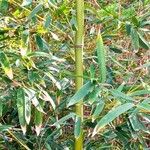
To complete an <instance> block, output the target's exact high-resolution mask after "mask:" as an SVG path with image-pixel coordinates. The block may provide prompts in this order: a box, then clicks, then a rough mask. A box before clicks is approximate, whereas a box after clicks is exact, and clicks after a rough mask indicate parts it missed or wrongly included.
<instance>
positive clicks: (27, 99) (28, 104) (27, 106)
mask: <svg viewBox="0 0 150 150" xmlns="http://www.w3.org/2000/svg"><path fill="white" fill-rule="evenodd" d="M24 91H25V93H26V94H25V120H26V123H27V124H29V123H30V119H31V98H30V97H29V96H28V93H27V90H26V89H24Z"/></svg>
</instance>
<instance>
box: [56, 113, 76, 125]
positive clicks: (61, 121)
mask: <svg viewBox="0 0 150 150" xmlns="http://www.w3.org/2000/svg"><path fill="white" fill-rule="evenodd" d="M74 117H75V113H70V114H68V115H66V116H64V117H62V118H61V119H59V120H58V121H57V122H55V123H54V126H59V125H61V124H64V123H65V122H66V121H67V120H68V119H70V118H74Z"/></svg>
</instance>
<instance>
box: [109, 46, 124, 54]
mask: <svg viewBox="0 0 150 150" xmlns="http://www.w3.org/2000/svg"><path fill="white" fill-rule="evenodd" d="M109 49H110V50H112V51H114V52H115V53H122V50H121V49H119V48H116V47H109Z"/></svg>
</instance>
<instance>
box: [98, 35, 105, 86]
mask: <svg viewBox="0 0 150 150" xmlns="http://www.w3.org/2000/svg"><path fill="white" fill-rule="evenodd" d="M96 51H97V59H98V65H99V76H100V81H101V82H102V83H104V82H105V81H106V50H105V48H104V44H103V39H102V36H101V34H100V33H98V35H97V42H96Z"/></svg>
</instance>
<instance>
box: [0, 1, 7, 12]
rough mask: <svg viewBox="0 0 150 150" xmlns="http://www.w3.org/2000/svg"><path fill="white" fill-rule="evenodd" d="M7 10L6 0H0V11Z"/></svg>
mask: <svg viewBox="0 0 150 150" xmlns="http://www.w3.org/2000/svg"><path fill="white" fill-rule="evenodd" d="M7 10H8V0H1V1H0V12H2V13H6V12H7Z"/></svg>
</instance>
